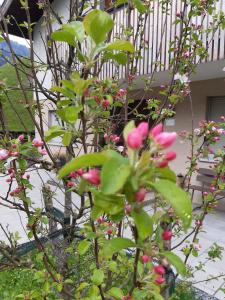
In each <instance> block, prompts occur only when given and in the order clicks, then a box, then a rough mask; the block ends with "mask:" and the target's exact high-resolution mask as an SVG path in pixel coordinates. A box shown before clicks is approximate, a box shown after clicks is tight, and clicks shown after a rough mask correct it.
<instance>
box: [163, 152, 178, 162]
mask: <svg viewBox="0 0 225 300" xmlns="http://www.w3.org/2000/svg"><path fill="white" fill-rule="evenodd" d="M176 157H177V154H176V152H174V151H170V152H167V153H166V157H165V158H166V160H168V161H171V160H174V159H175V158H176Z"/></svg>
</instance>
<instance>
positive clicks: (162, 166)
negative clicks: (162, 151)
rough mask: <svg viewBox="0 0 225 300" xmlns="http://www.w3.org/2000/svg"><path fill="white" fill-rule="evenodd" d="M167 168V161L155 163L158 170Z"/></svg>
mask: <svg viewBox="0 0 225 300" xmlns="http://www.w3.org/2000/svg"><path fill="white" fill-rule="evenodd" d="M167 166H168V161H167V160H163V161H161V162H158V163H157V167H158V168H166V167H167Z"/></svg>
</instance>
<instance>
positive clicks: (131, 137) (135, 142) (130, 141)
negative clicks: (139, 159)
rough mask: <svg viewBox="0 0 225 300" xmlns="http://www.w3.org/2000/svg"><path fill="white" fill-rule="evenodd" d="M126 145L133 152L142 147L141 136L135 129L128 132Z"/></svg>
mask: <svg viewBox="0 0 225 300" xmlns="http://www.w3.org/2000/svg"><path fill="white" fill-rule="evenodd" d="M127 145H128V147H130V148H131V149H133V150H138V149H140V148H141V146H142V135H141V134H140V132H139V130H138V129H137V128H134V129H132V130H131V131H130V133H129V134H128V136H127Z"/></svg>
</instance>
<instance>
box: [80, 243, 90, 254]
mask: <svg viewBox="0 0 225 300" xmlns="http://www.w3.org/2000/svg"><path fill="white" fill-rule="evenodd" d="M90 245H91V243H90V242H89V241H87V240H83V241H81V242H80V243H79V245H78V247H77V250H78V253H79V254H80V255H84V254H85V253H86V252H87V251H88V249H89V248H90Z"/></svg>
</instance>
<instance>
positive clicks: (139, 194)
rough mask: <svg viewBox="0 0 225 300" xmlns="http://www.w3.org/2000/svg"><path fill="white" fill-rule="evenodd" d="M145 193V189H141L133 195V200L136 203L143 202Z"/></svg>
mask: <svg viewBox="0 0 225 300" xmlns="http://www.w3.org/2000/svg"><path fill="white" fill-rule="evenodd" d="M146 192H147V191H146V189H145V188H141V189H140V190H139V191H138V192H136V193H135V196H134V197H135V200H136V201H137V202H143V201H144V200H145V196H146Z"/></svg>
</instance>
